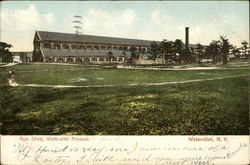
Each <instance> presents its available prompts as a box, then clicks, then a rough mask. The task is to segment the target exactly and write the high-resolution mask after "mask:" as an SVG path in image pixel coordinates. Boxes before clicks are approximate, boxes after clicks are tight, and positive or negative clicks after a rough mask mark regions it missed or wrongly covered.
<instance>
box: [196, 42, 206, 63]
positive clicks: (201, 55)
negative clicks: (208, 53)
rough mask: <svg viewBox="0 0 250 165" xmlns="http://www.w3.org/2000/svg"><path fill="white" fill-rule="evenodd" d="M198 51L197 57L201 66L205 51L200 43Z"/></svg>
mask: <svg viewBox="0 0 250 165" xmlns="http://www.w3.org/2000/svg"><path fill="white" fill-rule="evenodd" d="M196 46H197V47H196V51H197V56H198V60H199V64H200V63H201V59H202V58H203V50H204V47H203V46H202V45H201V44H200V43H198V44H197V45H196Z"/></svg>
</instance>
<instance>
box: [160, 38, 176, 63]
mask: <svg viewBox="0 0 250 165" xmlns="http://www.w3.org/2000/svg"><path fill="white" fill-rule="evenodd" d="M173 48H174V43H173V42H172V41H168V40H163V41H162V42H161V44H160V49H161V53H162V54H163V56H164V59H165V63H166V61H167V60H168V59H171V60H172V59H173V52H174V50H173Z"/></svg>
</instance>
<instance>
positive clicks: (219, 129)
mask: <svg viewBox="0 0 250 165" xmlns="http://www.w3.org/2000/svg"><path fill="white" fill-rule="evenodd" d="M15 67H16V69H18V66H15ZM22 67H23V66H22ZM25 67H26V66H25ZM1 71H2V72H3V69H2V70H0V72H1ZM247 72H248V70H246V69H236V70H206V71H205V70H203V71H146V70H144V71H141V70H118V69H102V70H90V69H86V70H84V71H81V72H80V71H69V72H58V73H54V72H51V73H47V72H39V73H36V74H33V73H32V74H28V73H25V74H17V75H16V76H15V78H16V80H17V82H18V83H21V84H26V83H38V84H60V85H62V84H71V85H72V84H74V85H88V84H121V83H123V84H124V83H125V84H126V83H134V82H137V83H138V82H165V81H181V80H187V79H189V80H190V79H203V78H215V77H223V76H230V75H240V74H246V73H247ZM46 75H47V76H46ZM77 78H82V80H83V78H84V79H86V80H84V81H72V80H77ZM97 78H99V79H97ZM79 80H81V79H79ZM0 91H1V92H0V102H1V123H2V125H1V133H2V134H8V135H15V134H25V135H27V134H28V135H32V134H40V135H45V134H46V135H62V134H65V135H75V134H77V135H194V134H198V135H207V134H209V135H214V134H232V135H234V134H238V135H239V134H248V133H249V128H248V127H249V80H248V77H247V76H242V77H237V78H227V79H221V80H212V81H203V82H192V83H185V84H171V85H161V86H130V87H129V86H128V87H126V86H124V87H107V88H36V87H9V86H3V85H1V86H0Z"/></svg>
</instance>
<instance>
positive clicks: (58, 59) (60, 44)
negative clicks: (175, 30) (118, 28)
mask: <svg viewBox="0 0 250 165" xmlns="http://www.w3.org/2000/svg"><path fill="white" fill-rule="evenodd" d="M152 42H153V41H148V40H136V39H125V38H114V37H101V36H92V35H76V34H68V33H56V32H45V31H36V32H35V37H34V41H33V44H34V51H33V61H34V62H54V63H86V64H88V63H92V64H103V63H125V62H128V61H129V60H130V59H131V52H130V51H129V50H130V48H131V47H133V48H134V49H135V50H136V51H138V52H143V53H144V54H145V55H146V54H147V53H148V51H149V47H150V45H151V43H152ZM159 58H161V59H163V58H162V57H159ZM144 61H145V60H144ZM149 61H150V60H149ZM155 61H158V63H164V61H163V60H160V59H158V60H155ZM142 63H143V62H142Z"/></svg>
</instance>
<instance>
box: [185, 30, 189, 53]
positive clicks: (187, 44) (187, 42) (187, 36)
mask: <svg viewBox="0 0 250 165" xmlns="http://www.w3.org/2000/svg"><path fill="white" fill-rule="evenodd" d="M185 29H186V40H185V47H186V49H187V50H188V49H189V27H186V28H185Z"/></svg>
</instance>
